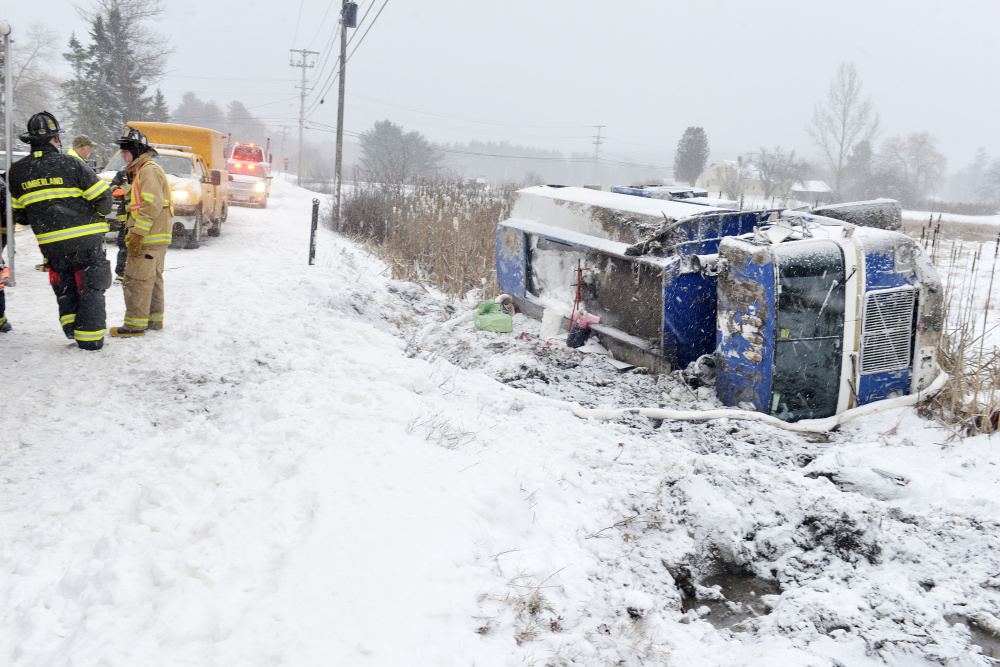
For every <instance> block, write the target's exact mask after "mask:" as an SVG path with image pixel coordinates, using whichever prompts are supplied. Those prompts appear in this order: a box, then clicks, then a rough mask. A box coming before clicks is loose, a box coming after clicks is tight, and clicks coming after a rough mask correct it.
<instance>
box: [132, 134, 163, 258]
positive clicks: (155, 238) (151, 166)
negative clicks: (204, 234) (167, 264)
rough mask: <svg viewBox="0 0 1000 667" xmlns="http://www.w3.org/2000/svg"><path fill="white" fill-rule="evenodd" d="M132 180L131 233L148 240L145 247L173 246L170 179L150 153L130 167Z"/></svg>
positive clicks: (137, 159) (144, 241)
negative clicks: (170, 244) (165, 244)
mask: <svg viewBox="0 0 1000 667" xmlns="http://www.w3.org/2000/svg"><path fill="white" fill-rule="evenodd" d="M128 173H129V176H130V177H131V179H132V188H131V191H130V193H129V200H130V201H129V207H128V209H129V214H128V222H127V225H128V230H129V232H131V233H132V234H137V235H138V236H142V237H145V238H144V239H143V244H157V243H170V241H171V239H172V232H173V227H174V207H173V192H172V191H171V188H170V181H168V180H167V175H166V174H165V173H164V172H163V169H162V168H160V165H158V164H156V163H155V162H154V161H153V159H152V155H151V154H150V153H143V154H142V155H140V156H139V157H137V158H136V159H135V160H133V161H132V164H130V165H129V166H128Z"/></svg>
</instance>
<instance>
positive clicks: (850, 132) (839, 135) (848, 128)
mask: <svg viewBox="0 0 1000 667" xmlns="http://www.w3.org/2000/svg"><path fill="white" fill-rule="evenodd" d="M879 125H880V121H879V116H878V113H876V112H875V110H874V107H873V106H872V101H871V98H869V97H865V98H863V99H862V96H861V79H860V78H859V77H858V70H857V69H856V68H855V67H854V64H853V63H848V62H842V63H840V66H839V68H838V69H837V76H836V77H835V78H834V80H833V81H832V82H831V83H830V90H829V91H828V92H827V96H826V100H825V101H823V102H822V103H820V104H817V105H816V107H815V109H814V110H813V119H812V123H811V124H810V125H809V126H808V127H807V128H806V130H807V131H808V132H809V136H811V137H812V139H813V141H814V142H815V143H816V146H818V147H819V148H820V150H822V151H823V157H824V158H825V159H826V162H827V166H828V167H829V169H830V171H831V173H832V174H833V183H834V189H835V190H836V192H837V193H838V195H839V194H840V192H841V187H842V185H843V183H844V170H845V166H846V163H847V158H848V155H850V153H851V150H852V149H853V148H854V146H855V145H856V144H857V143H858V142H860V141H869V142H870V141H871V140H872V139H874V138H875V136H876V135H877V134H878V131H879Z"/></svg>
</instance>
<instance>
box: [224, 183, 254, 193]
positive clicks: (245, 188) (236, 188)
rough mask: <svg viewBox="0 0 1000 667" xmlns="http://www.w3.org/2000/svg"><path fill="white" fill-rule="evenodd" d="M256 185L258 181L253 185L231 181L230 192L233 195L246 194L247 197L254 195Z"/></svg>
mask: <svg viewBox="0 0 1000 667" xmlns="http://www.w3.org/2000/svg"><path fill="white" fill-rule="evenodd" d="M256 184H257V181H254V182H252V183H243V182H241V181H230V182H229V191H230V192H231V193H233V194H236V193H239V194H241V195H243V194H246V195H249V194H253V186H255V185H256Z"/></svg>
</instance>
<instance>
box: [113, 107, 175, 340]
mask: <svg viewBox="0 0 1000 667" xmlns="http://www.w3.org/2000/svg"><path fill="white" fill-rule="evenodd" d="M118 147H119V148H121V151H122V157H123V158H124V159H125V164H126V165H127V167H126V170H127V173H128V181H129V182H130V183H131V187H130V188H129V193H128V195H127V198H128V201H129V205H128V217H127V218H126V220H125V226H126V229H127V230H128V231H127V235H126V236H125V245H126V247H127V249H128V258H127V260H126V261H125V275H124V277H123V279H122V291H123V293H124V295H125V323H124V325H123V326H120V327H112V328H111V330H110V332H109V333H110V334H111V335H112V336H116V337H118V338H132V337H137V336H144V335H145V334H146V330H147V329H151V330H154V331H157V330H159V329H162V328H163V306H164V299H163V261H164V258H165V257H166V254H167V246H168V245H170V239H171V231H172V229H173V226H174V210H173V204H172V200H171V190H170V182H169V181H167V175H166V174H165V173H164V172H163V169H161V168H160V165H158V164H156V162H154V161H153V158H154V157H156V156H157V152H156V151H155V150H154V149H153V148H151V147H150V145H149V141H148V140H147V139H146V135H144V134H143V133H142V132H140V131H139V130H136V129H135V128H131V127H126V128H125V132H124V134H122V137H121V139H119V140H118Z"/></svg>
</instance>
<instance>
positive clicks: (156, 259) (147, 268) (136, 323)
mask: <svg viewBox="0 0 1000 667" xmlns="http://www.w3.org/2000/svg"><path fill="white" fill-rule="evenodd" d="M166 254H167V244H166V243H160V244H156V245H152V246H149V245H147V246H143V248H142V254H141V255H139V256H138V257H134V256H131V255H130V256H129V258H128V261H127V262H126V263H125V280H124V281H122V291H123V292H124V293H125V328H126V329H133V330H137V329H154V330H156V329H162V328H163V306H164V303H163V261H164V259H165V257H166Z"/></svg>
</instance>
